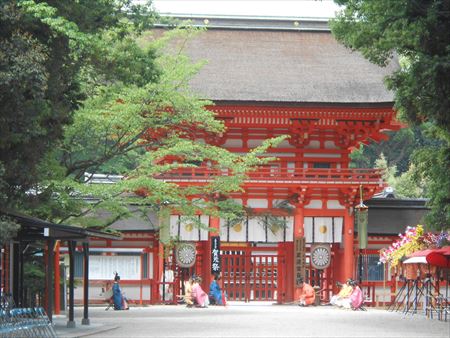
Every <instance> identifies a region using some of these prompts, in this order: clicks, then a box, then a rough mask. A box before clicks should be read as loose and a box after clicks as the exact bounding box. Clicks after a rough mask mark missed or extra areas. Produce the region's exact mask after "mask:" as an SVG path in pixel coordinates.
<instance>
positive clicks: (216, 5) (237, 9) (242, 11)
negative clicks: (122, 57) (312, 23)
mask: <svg viewBox="0 0 450 338" xmlns="http://www.w3.org/2000/svg"><path fill="white" fill-rule="evenodd" d="M153 6H154V8H155V9H156V10H157V11H158V12H160V13H162V14H163V13H172V14H199V15H205V14H210V15H252V16H271V17H273V16H276V17H300V18H307V17H313V18H331V17H334V13H335V12H336V11H337V10H339V7H338V6H337V5H336V4H335V3H334V2H333V1H332V0H153Z"/></svg>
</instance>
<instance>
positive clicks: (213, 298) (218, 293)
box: [209, 274, 223, 305]
mask: <svg viewBox="0 0 450 338" xmlns="http://www.w3.org/2000/svg"><path fill="white" fill-rule="evenodd" d="M220 279H221V278H220V275H219V274H214V280H213V281H212V282H211V284H210V285H209V299H210V303H211V304H216V305H223V301H222V290H220V285H219V281H220Z"/></svg>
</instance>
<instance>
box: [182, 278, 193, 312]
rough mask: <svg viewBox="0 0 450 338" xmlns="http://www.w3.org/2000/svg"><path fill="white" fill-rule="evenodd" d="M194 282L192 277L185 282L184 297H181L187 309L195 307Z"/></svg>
mask: <svg viewBox="0 0 450 338" xmlns="http://www.w3.org/2000/svg"><path fill="white" fill-rule="evenodd" d="M193 283H194V280H193V278H192V277H190V278H189V280H187V281H184V295H183V296H181V297H182V299H183V300H184V302H185V303H186V306H187V307H192V305H194V298H193V297H192V285H193Z"/></svg>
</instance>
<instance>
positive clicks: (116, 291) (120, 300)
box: [112, 272, 129, 310]
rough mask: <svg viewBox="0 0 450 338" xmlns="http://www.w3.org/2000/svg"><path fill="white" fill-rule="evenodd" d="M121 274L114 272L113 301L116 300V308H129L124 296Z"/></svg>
mask: <svg viewBox="0 0 450 338" xmlns="http://www.w3.org/2000/svg"><path fill="white" fill-rule="evenodd" d="M119 282H120V276H119V274H118V273H117V272H114V284H113V287H112V290H113V301H114V310H128V309H129V307H128V304H127V301H126V299H125V297H124V296H123V293H122V289H121V288H120V284H119Z"/></svg>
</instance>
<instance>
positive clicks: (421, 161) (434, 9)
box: [331, 0, 450, 229]
mask: <svg viewBox="0 0 450 338" xmlns="http://www.w3.org/2000/svg"><path fill="white" fill-rule="evenodd" d="M335 2H336V3H338V4H339V5H342V6H344V7H343V10H342V11H341V12H340V14H339V15H338V16H337V17H336V19H335V20H333V21H332V23H331V27H332V31H333V33H334V35H335V36H336V38H337V39H338V40H339V41H340V42H342V43H343V44H344V45H346V46H347V47H349V48H352V49H354V50H358V51H360V52H361V53H362V54H363V55H364V56H365V57H366V58H367V59H369V60H370V61H371V62H373V63H375V64H378V65H380V66H385V65H386V64H388V63H389V62H390V61H391V59H392V57H393V56H394V55H395V54H396V55H399V56H400V57H401V58H402V63H401V65H402V66H401V68H400V69H399V70H398V71H396V72H394V73H393V74H392V75H391V76H390V77H388V78H387V80H386V83H387V86H388V88H389V89H391V90H393V92H394V97H395V109H396V110H397V111H398V113H399V117H400V118H402V119H404V120H405V121H407V122H408V123H409V124H411V125H422V124H424V123H425V124H426V126H425V129H427V133H428V134H429V135H431V138H434V139H435V142H434V145H424V146H422V147H423V149H419V150H418V151H417V152H416V153H415V154H412V159H413V161H414V166H415V170H417V172H419V173H420V175H413V177H415V179H417V180H420V181H425V182H427V189H426V197H428V198H429V199H430V202H429V205H430V206H431V207H432V212H431V213H430V214H429V216H428V219H427V222H428V225H429V226H431V227H434V228H436V229H440V228H447V227H448V225H449V224H450V207H449V204H450V203H449V202H450V185H449V183H448V173H447V171H448V168H449V167H450V156H449V151H450V114H449V108H450V86H449V83H450V35H449V34H448V33H447V32H448V31H449V30H450V10H449V9H450V1H449V0H428V1H419V0H380V1H371V0H335ZM436 129H437V130H436ZM431 150H433V153H430V151H431ZM430 157H432V159H431V158H430ZM431 160H433V162H430V161H431ZM430 163H434V164H435V165H430Z"/></svg>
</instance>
